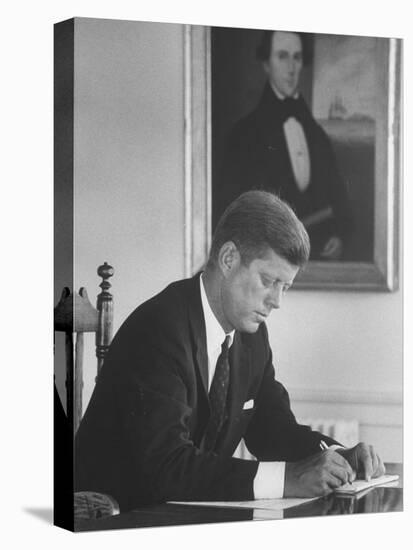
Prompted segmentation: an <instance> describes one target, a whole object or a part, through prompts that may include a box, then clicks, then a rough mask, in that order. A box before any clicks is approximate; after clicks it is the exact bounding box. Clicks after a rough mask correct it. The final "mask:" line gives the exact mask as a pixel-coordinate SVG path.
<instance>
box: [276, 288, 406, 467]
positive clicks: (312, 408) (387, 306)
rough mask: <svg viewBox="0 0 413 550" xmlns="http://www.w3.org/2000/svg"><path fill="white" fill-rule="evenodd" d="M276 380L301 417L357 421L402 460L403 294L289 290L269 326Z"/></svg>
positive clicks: (366, 435) (388, 455) (387, 453)
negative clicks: (287, 391) (281, 383)
mask: <svg viewBox="0 0 413 550" xmlns="http://www.w3.org/2000/svg"><path fill="white" fill-rule="evenodd" d="M268 325H269V327H268V328H269V332H270V335H271V345H272V348H273V351H274V356H275V362H276V371H277V375H278V377H279V378H280V380H282V382H283V383H285V385H286V386H287V388H288V389H289V392H290V395H291V398H292V403H293V406H294V410H295V411H296V414H297V416H299V417H300V418H306V417H313V418H319V417H322V418H333V419H334V418H345V419H353V418H355V419H358V420H359V422H360V428H361V430H360V433H361V438H362V439H364V440H367V441H369V442H371V443H373V444H374V445H376V446H377V447H378V448H379V450H380V451H381V453H382V455H383V456H384V457H385V459H386V460H387V461H400V460H401V459H402V293H401V292H400V291H399V292H395V293H391V294H387V293H363V292H357V293H356V292H315V291H306V292H301V291H290V293H289V294H288V295H287V296H286V298H285V301H284V303H283V306H282V308H281V309H280V310H279V311H277V312H274V313H273V314H272V318H271V320H270V321H269V323H268Z"/></svg>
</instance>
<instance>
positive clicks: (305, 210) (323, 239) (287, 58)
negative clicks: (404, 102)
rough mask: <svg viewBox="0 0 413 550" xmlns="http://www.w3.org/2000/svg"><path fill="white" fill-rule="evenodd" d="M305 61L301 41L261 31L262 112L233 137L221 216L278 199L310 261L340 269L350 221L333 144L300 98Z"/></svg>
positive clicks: (240, 126) (219, 190) (222, 182)
mask: <svg viewBox="0 0 413 550" xmlns="http://www.w3.org/2000/svg"><path fill="white" fill-rule="evenodd" d="M307 55H308V54H307V51H306V42H305V39H304V36H303V35H300V34H299V33H295V32H281V31H264V33H263V36H262V40H261V43H260V45H259V47H258V50H257V57H258V58H259V59H260V61H261V62H262V64H263V68H264V71H265V73H266V74H267V82H266V84H265V87H264V90H263V93H262V96H261V100H260V102H259V103H258V105H257V107H256V108H255V109H254V110H253V111H252V112H251V113H250V114H249V115H247V116H246V117H244V118H242V119H241V120H240V121H238V123H237V124H236V125H235V126H234V128H233V129H232V131H231V133H230V136H229V140H228V144H227V148H226V152H225V154H224V160H223V167H222V170H221V174H220V181H219V185H217V186H216V188H215V192H216V193H217V194H218V200H217V204H219V209H220V210H221V211H222V210H224V208H225V207H226V206H227V205H228V204H229V203H230V202H231V201H232V200H233V199H234V198H235V197H236V196H238V195H239V194H240V193H242V192H244V191H247V190H249V189H262V190H267V191H272V192H276V193H277V194H278V195H279V196H280V197H281V198H282V199H283V200H285V201H287V202H288V203H289V204H290V205H291V206H292V207H293V209H294V210H295V212H296V213H297V215H298V217H299V218H300V219H301V220H302V221H303V223H304V225H305V227H306V229H307V231H308V233H309V235H310V240H311V247H312V253H311V259H313V260H330V261H337V260H340V259H343V256H345V245H346V241H348V237H349V235H350V231H351V226H352V222H351V213H350V208H349V200H348V194H347V190H346V187H345V184H344V182H343V180H342V178H341V176H340V173H339V170H338V167H337V163H336V159H335V156H334V152H333V149H332V145H331V142H330V140H329V138H328V136H327V134H326V133H325V131H324V130H323V129H322V128H321V126H320V125H319V124H318V123H317V122H316V121H315V119H314V117H313V115H312V114H311V112H310V109H309V108H308V106H307V104H306V102H305V101H304V99H303V97H302V95H301V94H300V92H299V81H300V75H301V71H302V68H303V65H304V62H305V61H307V59H306V57H307ZM219 213H220V212H218V213H217V214H218V215H219Z"/></svg>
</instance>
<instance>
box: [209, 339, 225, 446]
mask: <svg viewBox="0 0 413 550" xmlns="http://www.w3.org/2000/svg"><path fill="white" fill-rule="evenodd" d="M229 342H230V336H226V337H225V340H224V342H223V344H222V346H221V354H220V356H219V357H218V360H217V365H216V368H215V374H214V378H213V379H212V384H211V388H210V390H209V403H210V407H211V417H210V419H209V423H208V426H207V429H206V434H205V448H206V449H207V450H211V451H212V450H213V449H214V447H215V444H216V442H217V439H218V435H219V432H220V430H221V428H222V425H223V424H224V421H225V416H226V403H227V395H228V385H229V361H228V350H229Z"/></svg>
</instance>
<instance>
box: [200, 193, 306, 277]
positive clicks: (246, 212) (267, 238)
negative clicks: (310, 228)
mask: <svg viewBox="0 0 413 550" xmlns="http://www.w3.org/2000/svg"><path fill="white" fill-rule="evenodd" d="M228 241H232V242H233V243H234V244H235V246H236V247H237V249H238V250H239V252H240V255H241V261H242V263H243V264H244V265H249V264H250V263H251V261H252V260H254V259H256V258H262V257H263V256H264V255H265V254H266V253H267V252H268V250H269V249H271V250H273V251H274V252H275V253H276V254H278V255H279V256H280V257H281V258H283V259H285V260H287V261H288V262H289V263H290V264H291V265H295V266H298V267H302V266H303V265H304V264H305V263H306V262H307V261H308V258H309V256H310V240H309V238H308V234H307V231H306V230H305V228H304V225H303V224H302V223H301V221H300V220H299V219H298V218H297V216H296V215H295V214H294V212H293V210H292V209H291V208H290V206H288V204H287V203H285V202H284V201H282V200H281V199H280V198H279V197H277V196H276V195H274V194H273V193H269V192H267V191H247V192H246V193H243V194H242V195H240V196H239V197H238V198H236V199H235V200H234V201H233V202H232V203H231V204H230V205H229V206H228V207H227V209H226V210H225V212H224V213H223V215H222V216H221V218H220V220H219V222H218V224H217V226H216V229H215V231H214V235H213V237H212V245H211V251H210V255H209V261H208V263H209V264H210V263H213V264H216V262H217V260H218V255H219V251H220V249H221V247H222V245H223V244H224V243H226V242H228Z"/></svg>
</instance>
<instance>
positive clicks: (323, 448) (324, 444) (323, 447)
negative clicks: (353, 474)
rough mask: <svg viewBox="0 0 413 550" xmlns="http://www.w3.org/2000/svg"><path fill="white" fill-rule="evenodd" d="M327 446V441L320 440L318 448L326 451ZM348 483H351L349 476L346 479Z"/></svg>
mask: <svg viewBox="0 0 413 550" xmlns="http://www.w3.org/2000/svg"><path fill="white" fill-rule="evenodd" d="M328 448H329V447H328V445H327V443H326V442H325V441H323V440H321V441H320V449H321V450H322V451H327V449H328ZM348 483H350V485H353V482H352V481H351V478H349V479H348Z"/></svg>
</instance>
